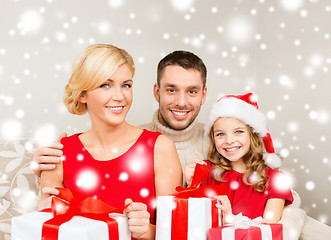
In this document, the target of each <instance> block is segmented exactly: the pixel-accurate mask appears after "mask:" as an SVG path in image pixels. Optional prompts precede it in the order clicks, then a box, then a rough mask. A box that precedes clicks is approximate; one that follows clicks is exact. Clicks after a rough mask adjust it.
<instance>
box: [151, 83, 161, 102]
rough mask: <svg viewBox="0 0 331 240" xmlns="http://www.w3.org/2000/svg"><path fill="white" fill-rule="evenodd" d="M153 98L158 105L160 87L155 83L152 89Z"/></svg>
mask: <svg viewBox="0 0 331 240" xmlns="http://www.w3.org/2000/svg"><path fill="white" fill-rule="evenodd" d="M153 93H154V98H155V100H156V101H157V102H158V103H159V102H160V87H159V85H158V84H157V83H155V84H154V88H153Z"/></svg>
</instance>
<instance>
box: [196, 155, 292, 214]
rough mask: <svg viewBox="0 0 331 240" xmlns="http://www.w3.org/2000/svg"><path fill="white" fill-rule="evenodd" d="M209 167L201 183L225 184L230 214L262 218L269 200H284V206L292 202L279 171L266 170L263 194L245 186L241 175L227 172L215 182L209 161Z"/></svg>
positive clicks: (289, 192) (288, 189) (290, 194)
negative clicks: (266, 182)
mask: <svg viewBox="0 0 331 240" xmlns="http://www.w3.org/2000/svg"><path fill="white" fill-rule="evenodd" d="M205 162H206V163H207V166H208V167H209V173H208V175H207V176H206V178H205V179H204V180H203V181H202V182H201V186H204V185H218V184H225V185H226V186H227V187H228V190H229V196H228V197H229V200H230V203H231V207H232V213H233V214H235V215H236V214H238V213H240V212H241V213H242V214H243V215H244V216H247V217H249V218H251V219H253V218H256V217H263V212H264V207H265V205H266V203H267V201H268V199H270V198H281V199H285V206H286V205H289V204H291V203H292V202H293V196H292V193H291V189H290V188H289V187H288V186H287V185H286V182H285V183H284V181H283V179H284V178H282V176H284V175H283V173H282V172H281V171H277V170H273V169H272V168H269V167H268V169H267V172H266V176H267V177H269V184H267V188H266V190H265V191H264V192H258V191H256V190H254V187H253V186H252V185H247V184H245V183H244V182H243V180H242V176H243V173H239V172H236V171H235V170H233V169H232V170H229V171H226V172H224V174H223V176H222V179H223V182H219V181H217V180H215V179H214V178H213V176H212V170H213V164H212V163H211V162H210V161H205Z"/></svg>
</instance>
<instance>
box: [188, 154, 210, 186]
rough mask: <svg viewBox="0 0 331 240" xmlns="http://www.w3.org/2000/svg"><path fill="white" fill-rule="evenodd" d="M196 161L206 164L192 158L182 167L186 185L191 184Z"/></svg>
mask: <svg viewBox="0 0 331 240" xmlns="http://www.w3.org/2000/svg"><path fill="white" fill-rule="evenodd" d="M197 163H198V164H205V165H206V163H205V162H204V161H202V160H193V161H192V162H190V163H189V164H187V165H186V167H185V169H184V177H185V181H186V184H187V186H191V184H192V178H193V174H194V170H195V166H196V164H197Z"/></svg>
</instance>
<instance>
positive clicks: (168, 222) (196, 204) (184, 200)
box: [156, 164, 228, 240]
mask: <svg viewBox="0 0 331 240" xmlns="http://www.w3.org/2000/svg"><path fill="white" fill-rule="evenodd" d="M207 173H208V168H207V167H206V166H205V165H201V164H197V165H196V168H195V172H194V176H193V179H192V185H191V187H189V188H182V187H177V188H176V190H177V193H175V194H173V195H172V196H160V197H158V199H157V219H156V239H157V240H170V239H171V240H185V239H190V240H206V239H207V232H208V229H210V228H211V227H216V226H220V225H221V211H220V210H219V209H218V208H217V207H216V206H215V205H216V203H217V199H215V198H213V197H214V196H218V195H227V194H228V191H227V188H226V186H224V185H217V186H204V187H200V188H198V186H199V185H200V183H201V180H202V179H203V178H204V177H205V176H206V174H207Z"/></svg>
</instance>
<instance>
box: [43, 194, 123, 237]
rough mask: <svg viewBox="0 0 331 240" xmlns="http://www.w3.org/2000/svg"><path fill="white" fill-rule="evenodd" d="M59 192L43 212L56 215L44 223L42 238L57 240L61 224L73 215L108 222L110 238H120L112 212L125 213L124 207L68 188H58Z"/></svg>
mask: <svg viewBox="0 0 331 240" xmlns="http://www.w3.org/2000/svg"><path fill="white" fill-rule="evenodd" d="M56 189H57V190H59V192H60V193H59V194H58V195H57V196H56V197H53V198H52V205H51V208H50V209H44V210H43V211H42V212H52V213H53V215H54V217H53V218H52V219H50V220H48V221H46V222H44V224H43V228H42V239H43V240H57V239H58V234H59V227H60V225H61V224H63V223H65V222H68V221H70V219H71V218H72V217H73V216H76V215H79V216H83V217H87V218H90V219H94V220H99V221H103V222H106V223H107V225H108V230H109V239H114V240H115V239H116V240H118V225H117V222H116V220H115V219H112V218H110V217H109V214H110V213H123V209H124V208H125V207H122V208H115V207H112V206H110V205H108V204H107V203H105V202H104V201H102V200H100V199H96V198H93V197H87V198H84V197H83V196H81V195H80V194H78V193H75V192H73V191H71V190H70V189H67V188H56Z"/></svg>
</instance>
